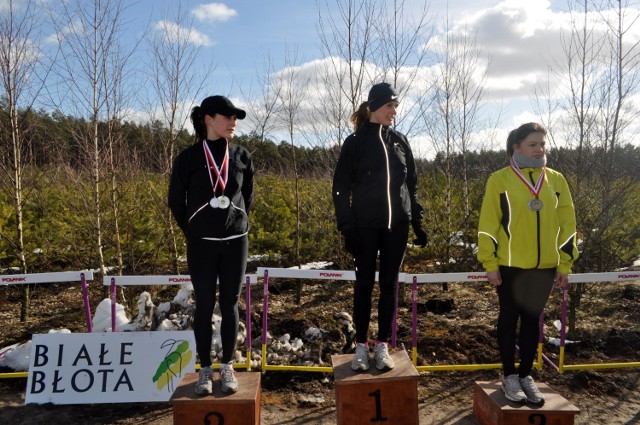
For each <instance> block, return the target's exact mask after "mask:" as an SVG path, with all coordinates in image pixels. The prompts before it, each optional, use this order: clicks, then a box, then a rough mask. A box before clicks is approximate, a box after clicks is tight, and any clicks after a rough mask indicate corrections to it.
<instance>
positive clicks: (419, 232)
mask: <svg viewBox="0 0 640 425" xmlns="http://www.w3.org/2000/svg"><path fill="white" fill-rule="evenodd" d="M413 233H415V234H416V238H415V239H414V240H413V244H414V245H418V246H419V247H421V248H424V247H425V246H427V231H426V230H425V229H424V226H423V225H422V224H414V225H413Z"/></svg>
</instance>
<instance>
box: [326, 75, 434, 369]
mask: <svg viewBox="0 0 640 425" xmlns="http://www.w3.org/2000/svg"><path fill="white" fill-rule="evenodd" d="M398 105H399V103H398V95H397V93H396V91H395V89H394V88H393V87H391V86H390V85H389V84H387V83H379V84H376V85H374V86H373V87H372V88H371V90H370V91H369V97H368V101H367V102H363V103H362V104H361V105H360V108H359V109H358V111H356V112H355V113H354V114H353V115H352V116H351V122H352V123H353V124H354V127H355V133H353V134H351V135H350V136H349V137H347V139H346V140H345V141H344V144H343V145H342V149H341V151H340V157H339V158H338V163H337V164H336V169H335V173H334V177H333V203H334V206H335V210H336V218H337V222H338V230H340V232H341V233H342V235H343V236H344V239H345V247H346V249H347V251H348V252H349V253H351V254H352V255H353V256H354V260H355V267H356V287H355V294H354V306H353V312H354V323H355V328H356V352H355V356H354V358H353V360H352V362H351V368H352V369H353V370H368V369H369V345H368V332H369V322H370V316H371V296H372V292H373V286H374V283H375V273H376V259H377V257H378V253H379V255H380V271H379V279H378V280H379V282H380V298H379V300H378V336H377V341H376V344H375V347H374V354H375V362H376V367H377V368H378V369H380V370H384V369H392V368H393V367H394V362H393V359H392V358H391V357H390V356H389V351H388V347H387V345H388V344H387V342H388V339H389V334H390V332H391V324H392V321H393V315H394V311H395V303H396V290H395V287H396V282H397V280H398V273H399V271H400V266H401V264H402V260H403V258H404V252H405V248H406V245H407V240H408V235H409V225H411V226H412V227H413V230H414V233H415V234H416V239H415V240H414V243H415V244H416V245H420V246H422V247H424V246H426V244H427V233H426V231H425V230H424V227H423V226H422V207H421V206H420V204H418V201H417V199H416V190H417V185H418V176H417V174H416V168H415V161H414V159H413V153H412V152H411V148H410V146H409V142H408V141H407V138H406V137H405V136H404V135H403V134H401V133H399V132H397V131H395V130H394V129H392V128H391V127H390V126H391V124H393V121H394V120H395V117H396V112H397V107H398Z"/></svg>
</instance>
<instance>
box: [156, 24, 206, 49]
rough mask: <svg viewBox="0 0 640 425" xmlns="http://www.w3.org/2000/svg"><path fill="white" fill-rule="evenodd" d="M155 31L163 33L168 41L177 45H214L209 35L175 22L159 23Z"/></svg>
mask: <svg viewBox="0 0 640 425" xmlns="http://www.w3.org/2000/svg"><path fill="white" fill-rule="evenodd" d="M155 29H156V30H157V31H161V32H163V33H164V35H165V37H166V38H167V39H168V40H170V41H173V42H176V43H182V42H185V41H186V42H189V43H192V44H195V45H197V46H211V45H212V44H213V42H212V41H211V39H210V38H209V37H208V36H207V35H205V34H203V33H201V32H199V31H196V30H194V29H192V28H185V27H183V26H181V25H178V24H176V23H175V22H169V21H159V22H157V23H156V25H155Z"/></svg>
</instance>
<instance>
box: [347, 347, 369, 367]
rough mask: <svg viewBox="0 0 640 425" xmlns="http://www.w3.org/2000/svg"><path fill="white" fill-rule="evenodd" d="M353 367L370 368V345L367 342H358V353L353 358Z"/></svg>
mask: <svg viewBox="0 0 640 425" xmlns="http://www.w3.org/2000/svg"><path fill="white" fill-rule="evenodd" d="M351 369H353V370H369V346H368V345H366V344H356V354H355V355H354V356H353V360H351Z"/></svg>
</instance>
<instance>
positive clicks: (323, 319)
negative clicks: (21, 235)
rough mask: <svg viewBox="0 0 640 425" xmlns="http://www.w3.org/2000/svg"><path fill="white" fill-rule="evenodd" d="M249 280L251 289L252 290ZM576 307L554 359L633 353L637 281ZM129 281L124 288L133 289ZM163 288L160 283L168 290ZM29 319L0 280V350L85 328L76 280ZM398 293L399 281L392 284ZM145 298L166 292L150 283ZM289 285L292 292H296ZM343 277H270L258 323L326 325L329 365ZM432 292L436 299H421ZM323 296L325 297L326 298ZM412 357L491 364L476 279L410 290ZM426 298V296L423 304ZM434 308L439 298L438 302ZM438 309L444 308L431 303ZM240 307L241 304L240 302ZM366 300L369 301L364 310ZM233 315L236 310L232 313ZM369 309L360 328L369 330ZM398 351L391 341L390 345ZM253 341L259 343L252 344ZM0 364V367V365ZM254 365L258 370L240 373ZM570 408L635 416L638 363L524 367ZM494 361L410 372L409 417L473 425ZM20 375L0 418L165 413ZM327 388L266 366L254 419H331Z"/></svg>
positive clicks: (402, 321) (77, 420)
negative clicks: (479, 388)
mask: <svg viewBox="0 0 640 425" xmlns="http://www.w3.org/2000/svg"><path fill="white" fill-rule="evenodd" d="M256 289H257V288H256ZM588 289H589V291H588V293H587V296H585V298H584V300H583V303H582V305H581V309H580V314H579V319H578V320H579V322H578V326H577V329H578V331H577V332H576V334H575V335H573V336H572V338H573V340H575V341H576V342H575V343H573V344H570V345H567V348H566V352H565V364H589V363H613V362H638V361H640V325H639V324H640V285H638V284H637V283H634V284H629V283H626V284H608V285H601V284H600V285H593V286H592V287H590V288H588ZM141 290H142V289H141V288H139V287H137V288H135V291H136V292H131V293H129V294H126V293H125V295H128V298H131V299H135V298H136V295H137V294H138V293H139V292H140V291H141ZM164 291H170V290H169V289H167V290H164ZM32 294H33V295H32V310H31V317H30V319H29V320H28V321H27V322H26V323H21V322H20V321H19V300H20V298H19V297H20V291H19V289H18V288H17V287H6V286H5V287H0V323H1V324H2V326H0V348H2V347H5V346H8V345H10V344H13V343H16V342H25V341H27V340H29V339H30V338H31V335H33V334H35V333H46V332H48V330H49V329H59V328H66V329H70V330H71V331H72V332H83V331H85V324H84V316H83V312H82V300H81V296H80V291H79V288H77V287H76V288H73V287H71V286H66V285H63V284H55V285H40V286H37V287H35V288H33V291H32ZM91 294H92V302H91V304H92V306H95V305H97V304H98V302H99V301H100V300H101V299H102V293H101V288H100V287H99V286H97V285H96V287H95V288H91ZM252 294H253V296H254V299H253V300H252V311H253V318H254V319H253V323H252V327H253V329H254V347H259V344H260V342H259V340H257V339H255V338H256V334H259V333H260V329H261V326H262V323H261V317H262V314H261V313H262V292H261V291H260V290H254V291H252ZM401 294H406V300H407V301H409V300H410V291H409V290H408V288H404V291H401ZM152 295H153V298H154V302H160V301H164V300H166V299H167V298H168V299H171V297H172V295H171V294H170V293H166V292H159V291H158V290H155V292H153V293H152ZM298 295H299V296H300V301H299V302H298V299H297V297H298ZM351 296H352V292H351V287H350V285H349V284H340V285H337V284H334V283H331V282H329V283H328V282H326V281H322V282H305V283H304V285H302V286H299V285H298V283H297V282H288V281H282V282H272V285H271V291H270V305H269V317H270V322H269V332H270V333H271V334H272V335H273V336H274V337H278V336H279V335H282V334H284V333H285V332H286V333H290V334H291V337H292V338H293V337H303V333H304V330H305V329H306V328H309V327H318V328H321V329H324V330H326V331H327V332H326V338H325V339H324V340H323V341H306V345H307V346H308V347H309V349H313V350H317V352H318V356H319V358H320V361H322V362H323V363H324V364H325V365H326V364H327V363H329V364H330V356H331V355H332V354H340V353H341V349H342V347H343V346H344V345H345V343H346V337H345V334H344V332H343V330H342V329H341V327H340V324H339V323H338V322H337V321H336V320H335V314H336V313H338V312H341V311H347V312H348V311H350V310H351ZM434 298H438V300H439V302H435V301H433V299H434ZM559 298H560V297H559V294H554V295H553V297H552V299H551V300H550V302H549V305H548V307H547V309H546V318H545V341H546V342H547V343H545V346H544V353H545V355H546V356H547V357H548V358H549V360H550V361H553V362H555V363H556V364H557V361H558V349H557V347H555V346H554V345H552V344H550V343H549V342H550V340H551V338H556V337H558V336H559V332H558V331H557V329H556V328H555V327H554V325H553V322H554V321H555V320H557V319H559V312H560V301H559ZM328 300H330V301H328ZM418 300H419V301H418V303H419V304H418V329H419V333H418V365H450V364H483V363H496V362H497V358H498V357H497V350H496V348H495V330H494V324H495V318H496V315H497V308H496V301H497V300H496V297H495V294H494V292H493V290H492V289H491V288H489V287H487V286H482V285H477V284H473V285H469V284H450V285H449V287H448V288H447V290H446V291H445V290H444V289H443V288H441V287H439V286H429V287H425V288H420V290H419V293H418ZM428 301H429V303H428ZM443 306H444V307H443ZM441 307H442V308H444V309H445V310H447V307H448V308H450V310H449V311H442V312H438V314H436V313H434V311H436V309H439V308H441ZM243 308H244V306H243ZM374 310H375V309H374ZM241 317H244V314H241ZM375 320H376V318H375V315H374V317H373V320H372V334H375V328H376V325H375ZM397 343H398V347H402V346H404V347H406V349H408V350H410V348H409V347H410V346H411V306H410V304H409V303H408V302H401V303H400V307H399V311H398V330H397ZM399 349H401V348H399ZM258 351H259V350H258ZM0 372H10V370H7V369H6V368H5V369H2V368H0ZM250 373H260V372H250ZM534 375H535V378H536V379H537V380H538V381H541V382H545V383H546V384H548V385H549V386H550V387H551V388H552V389H554V390H555V391H557V392H558V393H559V394H561V395H562V396H564V397H565V398H566V399H567V400H568V401H569V402H570V403H571V404H573V405H575V406H576V407H577V408H579V409H580V413H579V414H578V415H577V416H576V417H575V423H576V424H640V368H637V367H636V368H624V369H586V370H576V371H567V372H565V373H563V374H560V373H558V372H557V371H556V370H555V369H554V368H553V367H551V366H549V365H548V364H544V366H543V367H542V369H541V370H537V371H535V373H534ZM499 376H500V375H499V370H497V369H488V370H476V371H429V372H421V373H420V377H419V380H418V394H419V406H418V410H419V415H420V424H456V425H467V424H478V423H479V422H478V421H477V420H476V419H475V418H474V416H473V412H472V409H473V383H474V381H487V380H488V381H492V380H498V379H499ZM25 387H26V378H11V379H0V424H113V425H116V424H120V425H130V424H154V425H169V424H172V423H173V416H172V406H171V405H170V404H169V403H129V404H94V405H24V399H25ZM336 421H337V418H336V410H335V386H334V382H333V375H332V374H324V373H314V372H305V373H302V372H280V371H269V372H266V373H264V374H263V376H262V403H261V423H262V424H266V425H269V424H287V425H298V424H299V425H302V424H305V425H306V424H318V425H325V424H335V423H336Z"/></svg>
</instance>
